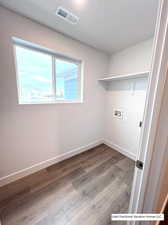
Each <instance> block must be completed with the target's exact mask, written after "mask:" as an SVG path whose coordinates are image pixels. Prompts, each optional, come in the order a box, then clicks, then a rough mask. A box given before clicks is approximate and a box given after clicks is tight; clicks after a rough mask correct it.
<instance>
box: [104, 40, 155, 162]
mask: <svg viewBox="0 0 168 225" xmlns="http://www.w3.org/2000/svg"><path fill="white" fill-rule="evenodd" d="M152 42H153V41H152V39H151V40H147V41H145V42H142V43H139V44H137V45H135V46H132V47H130V48H127V49H125V50H123V51H121V52H118V53H116V54H114V55H112V56H111V59H110V65H109V72H108V75H109V76H110V75H111V74H114V75H118V74H126V73H136V72H140V71H148V70H150V63H151V54H152ZM146 89H147V79H146V78H139V79H130V80H123V81H115V82H110V84H109V87H108V91H107V97H106V99H107V101H106V116H105V118H106V131H105V140H106V143H107V144H109V145H111V146H112V147H114V148H116V149H118V150H120V151H121V152H123V153H125V154H126V155H128V156H129V157H132V158H135V157H136V153H137V148H138V144H139V135H140V128H139V126H138V125H139V122H140V121H141V120H142V118H143V110H144V105H145V97H146ZM115 109H116V110H117V109H120V110H121V111H123V119H118V118H116V117H114V116H113V111H114V110H115Z"/></svg>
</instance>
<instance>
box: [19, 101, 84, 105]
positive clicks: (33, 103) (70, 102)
mask: <svg viewBox="0 0 168 225" xmlns="http://www.w3.org/2000/svg"><path fill="white" fill-rule="evenodd" d="M74 103H76V104H81V103H83V101H54V102H19V105H54V104H74Z"/></svg>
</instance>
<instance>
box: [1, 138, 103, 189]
mask: <svg viewBox="0 0 168 225" xmlns="http://www.w3.org/2000/svg"><path fill="white" fill-rule="evenodd" d="M102 143H103V140H102V139H100V140H97V141H94V142H92V143H90V144H88V145H85V146H81V147H79V148H77V149H74V150H72V151H69V152H67V153H64V154H61V155H59V156H57V157H54V158H51V159H48V160H46V161H43V162H41V163H38V164H35V165H33V166H31V167H29V168H25V169H23V170H20V171H17V172H15V173H12V174H10V175H8V176H5V177H2V178H0V187H1V186H4V185H6V184H9V183H11V182H13V181H16V180H18V179H20V178H23V177H25V176H28V175H30V174H32V173H35V172H37V171H39V170H42V169H45V168H47V167H48V166H51V165H53V164H55V163H58V162H60V161H63V160H65V159H68V158H70V157H72V156H75V155H77V154H80V153H82V152H84V151H87V150H89V149H92V148H94V147H96V146H98V145H100V144H102Z"/></svg>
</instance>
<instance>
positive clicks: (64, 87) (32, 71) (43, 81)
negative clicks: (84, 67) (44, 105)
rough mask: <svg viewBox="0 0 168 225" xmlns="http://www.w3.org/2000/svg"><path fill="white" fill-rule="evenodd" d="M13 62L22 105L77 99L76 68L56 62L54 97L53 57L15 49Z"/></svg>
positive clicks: (70, 64)
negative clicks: (14, 62) (15, 64)
mask: <svg viewBox="0 0 168 225" xmlns="http://www.w3.org/2000/svg"><path fill="white" fill-rule="evenodd" d="M16 60H17V72H18V81H19V90H20V93H19V94H20V99H21V101H23V102H31V101H33V100H34V101H36V100H39V101H40V100H42V101H43V100H49V99H50V100H52V99H53V98H56V99H58V100H59V99H67V100H74V99H76V98H77V85H78V84H77V74H78V65H77V64H75V63H70V62H68V61H65V60H61V59H56V58H55V68H56V96H55V93H54V88H53V87H54V85H53V71H52V69H53V65H52V55H49V54H45V53H41V52H38V51H34V50H31V49H29V48H24V47H20V46H17V45H16Z"/></svg>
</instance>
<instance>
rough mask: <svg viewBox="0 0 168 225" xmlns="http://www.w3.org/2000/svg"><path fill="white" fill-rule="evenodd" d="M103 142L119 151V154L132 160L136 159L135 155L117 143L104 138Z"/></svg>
mask: <svg viewBox="0 0 168 225" xmlns="http://www.w3.org/2000/svg"><path fill="white" fill-rule="evenodd" d="M103 143H104V144H106V145H107V146H109V147H110V148H113V149H114V150H116V151H118V152H120V153H121V154H123V155H125V156H126V157H128V158H130V159H132V160H134V161H135V160H136V155H134V154H132V153H130V152H128V151H127V150H126V149H124V148H122V147H120V146H119V145H116V144H114V143H112V142H111V141H109V140H107V139H104V140H103Z"/></svg>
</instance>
